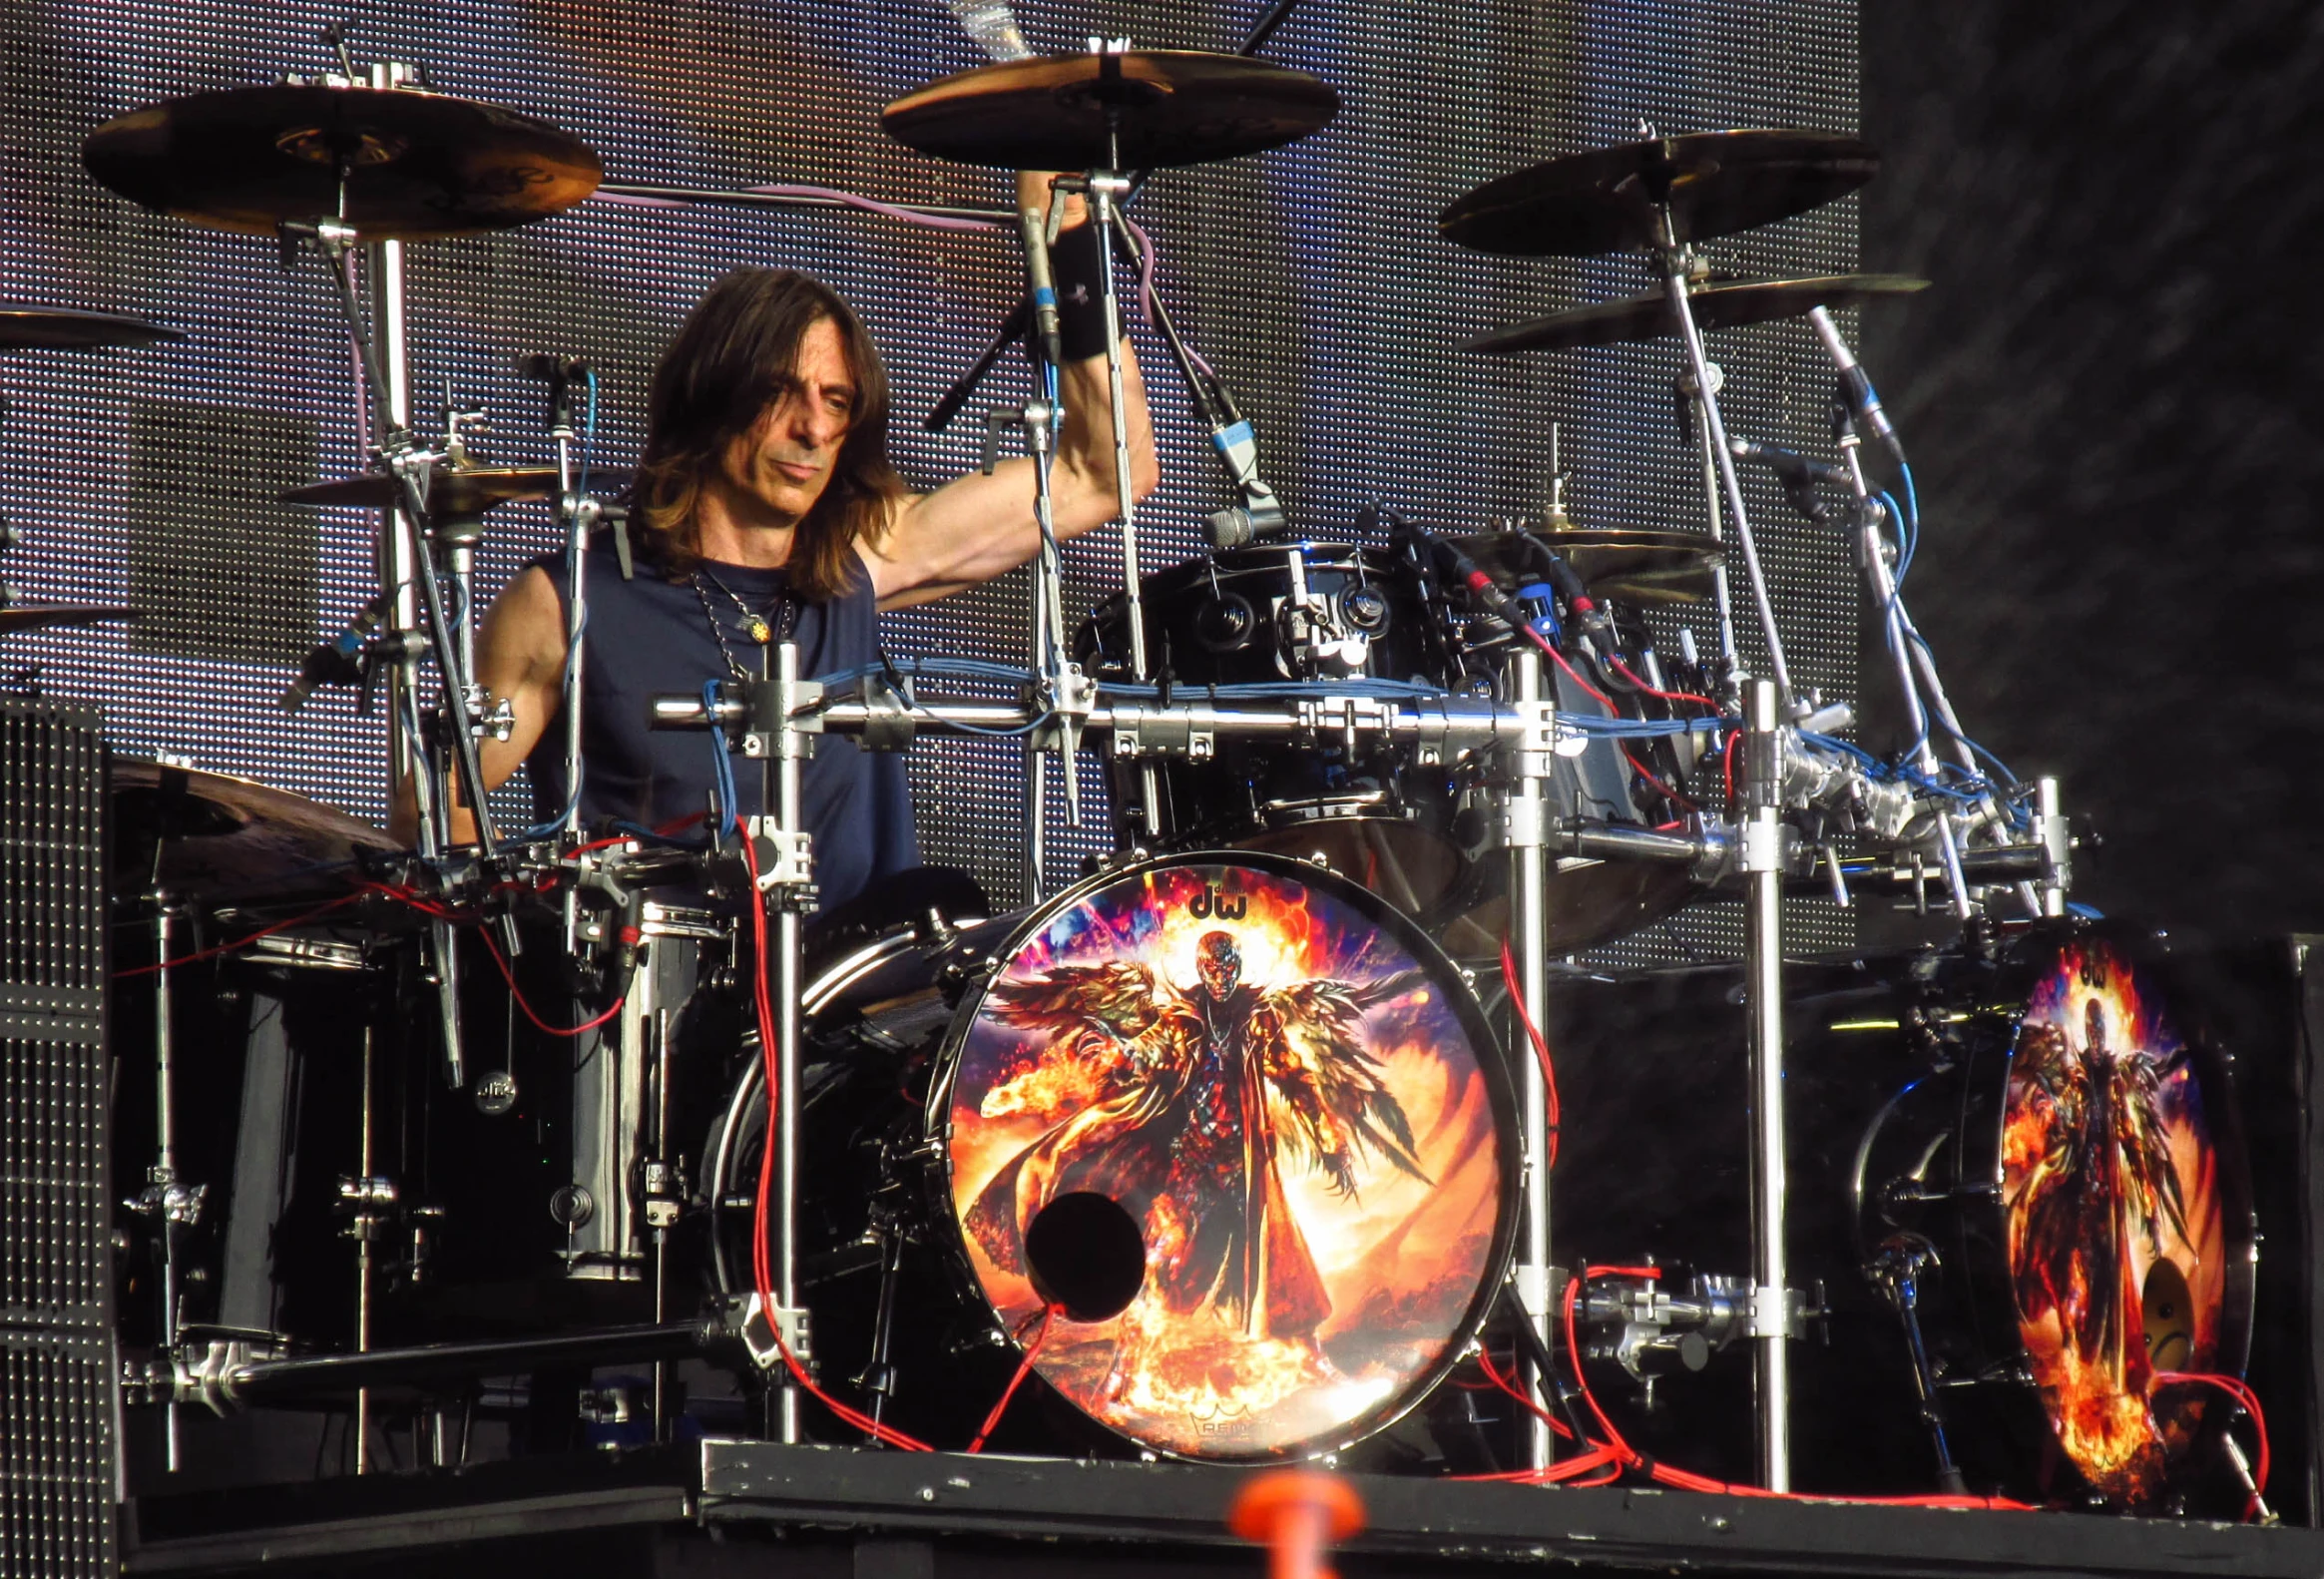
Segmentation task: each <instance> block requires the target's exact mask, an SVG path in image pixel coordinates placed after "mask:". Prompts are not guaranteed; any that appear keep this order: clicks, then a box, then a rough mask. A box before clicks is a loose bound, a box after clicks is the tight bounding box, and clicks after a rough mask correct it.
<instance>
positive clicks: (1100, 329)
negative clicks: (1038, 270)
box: [1049, 225, 1106, 362]
mask: <svg viewBox="0 0 2324 1579" xmlns="http://www.w3.org/2000/svg"><path fill="white" fill-rule="evenodd" d="M1049 266H1050V269H1051V271H1052V273H1053V274H1054V276H1055V277H1056V279H1057V330H1058V334H1057V337H1058V340H1059V342H1060V344H1061V345H1062V346H1063V348H1064V350H1065V359H1066V360H1067V361H1069V362H1079V361H1087V360H1088V359H1089V358H1091V357H1092V356H1103V355H1105V354H1106V297H1105V293H1104V292H1105V289H1106V276H1105V274H1104V272H1103V270H1104V268H1105V266H1106V257H1105V254H1104V252H1103V251H1102V250H1101V249H1100V246H1099V238H1098V228H1097V227H1096V226H1095V225H1077V226H1075V227H1074V228H1073V229H1072V230H1070V231H1065V232H1062V233H1060V235H1059V236H1058V239H1057V245H1056V246H1054V247H1052V248H1051V249H1050V250H1049Z"/></svg>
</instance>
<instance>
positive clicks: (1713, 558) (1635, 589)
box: [1446, 527, 1719, 603]
mask: <svg viewBox="0 0 2324 1579" xmlns="http://www.w3.org/2000/svg"><path fill="white" fill-rule="evenodd" d="M1446 541H1448V542H1451V543H1455V544H1458V545H1459V546H1460V548H1461V550H1462V552H1464V553H1466V554H1467V555H1468V556H1469V557H1470V558H1471V559H1473V560H1475V561H1476V562H1477V564H1478V565H1479V566H1480V567H1481V568H1482V569H1484V570H1485V571H1486V572H1488V573H1489V574H1490V575H1492V576H1493V578H1494V579H1495V580H1497V581H1500V582H1502V583H1504V584H1505V585H1507V586H1509V587H1513V588H1514V587H1518V586H1522V585H1524V584H1525V583H1526V582H1529V581H1534V580H1538V579H1539V578H1540V576H1541V574H1542V567H1541V565H1540V564H1539V563H1537V562H1536V560H1535V556H1533V555H1532V554H1529V553H1528V552H1527V551H1526V545H1527V544H1528V543H1529V542H1530V543H1540V544H1542V545H1543V546H1545V547H1547V548H1550V549H1553V550H1555V551H1556V553H1557V554H1558V556H1559V557H1560V558H1562V559H1564V560H1565V561H1566V563H1567V564H1569V565H1571V566H1573V567H1574V574H1575V575H1577V576H1579V577H1581V578H1582V584H1583V585H1584V586H1585V587H1588V588H1589V589H1590V591H1591V594H1592V595H1593V596H1594V597H1599V598H1605V599H1609V600H1611V601H1613V602H1617V603H1700V602H1701V601H1702V600H1703V599H1705V598H1707V597H1709V596H1710V593H1711V585H1712V581H1711V571H1712V569H1713V568H1714V567H1715V566H1716V565H1717V564H1718V562H1719V547H1718V545H1717V544H1716V543H1714V542H1712V541H1711V540H1710V539H1709V538H1707V537H1704V536H1703V535H1702V534H1701V533H1699V532H1672V531H1665V530H1656V529H1653V528H1642V527H1641V528H1623V527H1611V528H1608V527H1566V528H1564V529H1562V530H1558V531H1547V532H1545V531H1532V530H1529V531H1524V532H1480V533H1478V534H1476V535H1475V536H1472V537H1450V536H1448V537H1447V539H1446Z"/></svg>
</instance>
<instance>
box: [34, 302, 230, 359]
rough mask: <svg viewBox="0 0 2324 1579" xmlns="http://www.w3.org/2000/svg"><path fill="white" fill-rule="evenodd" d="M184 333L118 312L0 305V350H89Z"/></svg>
mask: <svg viewBox="0 0 2324 1579" xmlns="http://www.w3.org/2000/svg"><path fill="white" fill-rule="evenodd" d="M185 337H186V336H185V335H183V334H181V333H179V332H178V331H177V330H176V329H171V328H164V327H163V326H162V325H161V324H159V323H148V322H147V321H146V320H145V319H143V318H132V317H125V316H123V315H122V314H121V313H119V312H90V311H87V310H85V309H83V308H80V307H35V306H10V305H0V351H22V350H43V351H53V350H88V349H93V348H95V347H97V346H101V345H151V344H153V343H154V342H155V341H157V340H182V339H184V338H185Z"/></svg>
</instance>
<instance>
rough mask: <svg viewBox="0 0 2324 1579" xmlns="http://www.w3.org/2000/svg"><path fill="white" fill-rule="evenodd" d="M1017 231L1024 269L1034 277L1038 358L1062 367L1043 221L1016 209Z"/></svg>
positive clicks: (1054, 283)
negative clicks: (1023, 241) (1038, 339)
mask: <svg viewBox="0 0 2324 1579" xmlns="http://www.w3.org/2000/svg"><path fill="white" fill-rule="evenodd" d="M1017 230H1018V232H1019V234H1020V235H1022V236H1023V237H1024V239H1025V271H1026V272H1027V273H1028V274H1030V275H1032V277H1033V327H1034V331H1035V332H1036V333H1038V334H1039V335H1040V336H1041V359H1042V360H1043V361H1044V362H1046V363H1048V364H1049V365H1050V366H1052V367H1063V366H1064V365H1065V339H1064V335H1063V332H1062V331H1061V330H1060V328H1059V327H1058V318H1057V275H1056V273H1055V272H1053V271H1052V269H1051V268H1050V263H1049V236H1048V232H1047V228H1046V222H1045V221H1044V219H1043V217H1042V216H1041V215H1039V214H1036V213H1035V212H1034V211H1033V210H1031V209H1019V210H1018V211H1017Z"/></svg>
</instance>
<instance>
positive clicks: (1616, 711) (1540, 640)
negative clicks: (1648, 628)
mask: <svg viewBox="0 0 2324 1579" xmlns="http://www.w3.org/2000/svg"><path fill="white" fill-rule="evenodd" d="M1522 629H1523V630H1524V631H1525V634H1526V635H1527V636H1528V637H1529V638H1531V640H1532V642H1533V644H1534V646H1536V647H1538V648H1540V649H1541V650H1542V651H1543V652H1545V653H1547V654H1549V655H1550V662H1551V663H1553V664H1556V665H1557V666H1558V667H1559V668H1560V669H1562V670H1564V671H1565V672H1566V678H1567V679H1568V680H1571V681H1573V682H1574V684H1576V685H1578V686H1580V687H1581V688H1582V689H1583V690H1584V691H1586V692H1588V693H1589V694H1590V696H1591V697H1592V698H1593V699H1594V700H1595V701H1596V702H1597V703H1598V705H1599V706H1600V707H1602V708H1604V709H1606V712H1607V716H1608V717H1610V718H1621V717H1622V709H1620V708H1618V707H1616V706H1615V705H1614V699H1613V698H1612V697H1610V696H1608V695H1607V694H1606V693H1605V692H1603V691H1601V690H1599V689H1598V688H1597V687H1596V686H1594V685H1592V684H1591V683H1590V682H1589V681H1587V680H1585V679H1583V678H1582V672H1581V671H1580V670H1578V669H1576V668H1575V667H1574V666H1573V665H1572V664H1569V663H1568V662H1566V655H1565V654H1564V653H1561V652H1559V651H1558V648H1557V644H1556V643H1554V642H1552V641H1551V640H1550V639H1549V638H1548V637H1546V636H1544V635H1542V633H1541V632H1539V631H1537V630H1535V629H1534V628H1533V627H1532V626H1530V625H1528V626H1524V627H1522ZM1622 760H1623V761H1624V762H1626V763H1628V764H1629V765H1630V768H1631V769H1632V770H1633V771H1634V772H1635V773H1636V774H1637V776H1638V777H1639V778H1640V779H1643V780H1645V781H1646V783H1647V784H1649V785H1652V786H1653V787H1654V792H1655V793H1656V794H1659V795H1660V796H1662V798H1664V799H1665V800H1668V801H1669V802H1670V803H1671V804H1672V805H1674V806H1679V807H1682V808H1684V809H1686V810H1689V811H1691V810H1694V809H1696V807H1695V804H1694V802H1693V801H1691V800H1689V799H1687V798H1686V796H1684V795H1682V794H1680V793H1679V792H1678V791H1677V790H1675V789H1671V788H1670V787H1669V786H1668V785H1666V784H1664V783H1663V782H1662V781H1661V779H1660V778H1658V777H1657V776H1656V775H1655V773H1654V770H1653V769H1651V768H1648V767H1647V766H1646V765H1645V764H1644V763H1642V762H1639V761H1638V759H1637V757H1636V756H1635V755H1634V754H1633V753H1632V752H1631V751H1630V749H1629V748H1628V747H1627V746H1625V747H1624V748H1623V749H1622Z"/></svg>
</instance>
